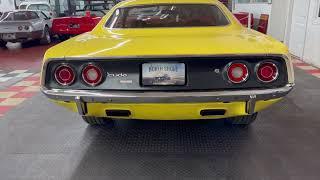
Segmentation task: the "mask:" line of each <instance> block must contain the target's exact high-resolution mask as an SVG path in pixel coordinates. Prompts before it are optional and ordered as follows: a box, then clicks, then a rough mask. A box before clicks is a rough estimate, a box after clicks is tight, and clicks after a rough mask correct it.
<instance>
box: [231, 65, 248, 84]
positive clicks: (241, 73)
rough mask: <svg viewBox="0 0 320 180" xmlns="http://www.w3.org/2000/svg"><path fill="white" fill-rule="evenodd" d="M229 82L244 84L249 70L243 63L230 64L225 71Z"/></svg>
mask: <svg viewBox="0 0 320 180" xmlns="http://www.w3.org/2000/svg"><path fill="white" fill-rule="evenodd" d="M227 75H228V79H229V81H231V82H232V83H235V84H239V83H243V82H245V81H246V80H247V79H248V77H249V70H248V68H247V66H246V65H245V64H244V63H232V64H230V65H229V67H228V70H227Z"/></svg>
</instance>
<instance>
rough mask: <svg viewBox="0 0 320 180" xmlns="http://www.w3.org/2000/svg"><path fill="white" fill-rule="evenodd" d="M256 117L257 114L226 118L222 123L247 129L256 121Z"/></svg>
mask: <svg viewBox="0 0 320 180" xmlns="http://www.w3.org/2000/svg"><path fill="white" fill-rule="evenodd" d="M257 116H258V113H254V114H252V115H248V116H239V117H232V118H227V119H226V120H225V121H224V122H225V123H226V124H227V125H234V126H240V127H247V126H249V125H250V124H252V123H253V122H254V121H255V120H256V119H257Z"/></svg>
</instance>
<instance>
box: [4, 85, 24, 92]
mask: <svg viewBox="0 0 320 180" xmlns="http://www.w3.org/2000/svg"><path fill="white" fill-rule="evenodd" d="M25 88H26V87H25V86H11V87H8V88H7V89H6V91H22V90H23V89H25Z"/></svg>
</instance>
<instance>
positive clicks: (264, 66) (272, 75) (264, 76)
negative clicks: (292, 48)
mask: <svg viewBox="0 0 320 180" xmlns="http://www.w3.org/2000/svg"><path fill="white" fill-rule="evenodd" d="M256 73H257V77H258V79H259V80H260V81H261V82H264V83H270V82H273V81H275V80H277V78H278V76H279V71H278V67H277V65H275V64H274V63H272V62H264V63H261V64H258V67H257V70H256Z"/></svg>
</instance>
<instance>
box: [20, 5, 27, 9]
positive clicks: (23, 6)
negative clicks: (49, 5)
mask: <svg viewBox="0 0 320 180" xmlns="http://www.w3.org/2000/svg"><path fill="white" fill-rule="evenodd" d="M19 9H27V5H21V6H20V7H19Z"/></svg>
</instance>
